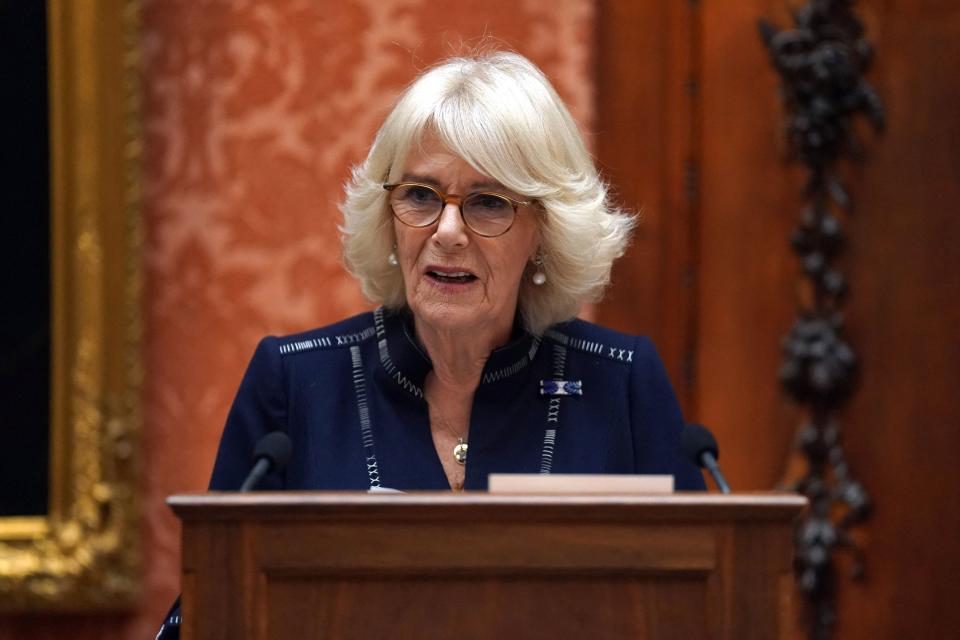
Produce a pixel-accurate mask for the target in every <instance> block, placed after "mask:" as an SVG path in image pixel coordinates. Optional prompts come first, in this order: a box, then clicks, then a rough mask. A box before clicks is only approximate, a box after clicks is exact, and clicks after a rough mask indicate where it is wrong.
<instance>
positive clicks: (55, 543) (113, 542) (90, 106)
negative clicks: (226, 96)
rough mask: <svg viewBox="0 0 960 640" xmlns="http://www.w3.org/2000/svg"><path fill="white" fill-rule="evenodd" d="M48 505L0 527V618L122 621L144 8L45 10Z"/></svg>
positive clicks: (131, 517)
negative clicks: (24, 615) (68, 614)
mask: <svg viewBox="0 0 960 640" xmlns="http://www.w3.org/2000/svg"><path fill="white" fill-rule="evenodd" d="M47 14H48V15H47V32H48V51H49V69H50V71H49V80H50V94H49V95H50V141H51V167H50V172H51V173H50V176H51V216H52V218H51V222H52V224H51V256H52V258H51V259H52V265H51V267H52V269H51V273H52V289H51V296H52V299H51V309H52V336H51V338H52V363H51V364H52V367H51V370H52V380H51V398H50V400H51V402H50V429H51V451H50V505H49V509H48V512H47V514H46V516H45V517H21V518H0V608H2V609H3V610H6V611H52V610H63V611H90V610H106V609H118V608H124V607H126V606H129V605H130V604H132V603H133V602H134V601H135V599H136V598H137V596H138V594H139V553H140V551H139V547H140V540H139V538H140V535H139V534H140V532H139V528H138V504H137V503H138V500H137V496H138V487H137V481H138V457H139V433H140V380H141V378H142V368H141V366H142V365H141V362H140V350H139V347H140V331H141V319H140V294H141V272H140V258H141V229H140V206H139V204H140V203H139V191H140V179H139V158H140V146H141V138H140V129H139V126H140V125H139V104H140V82H139V39H138V38H139V28H138V27H139V24H138V18H139V7H138V2H137V1H136V0H91V1H89V2H73V1H72V0H47Z"/></svg>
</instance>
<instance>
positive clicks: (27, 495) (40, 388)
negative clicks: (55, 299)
mask: <svg viewBox="0 0 960 640" xmlns="http://www.w3.org/2000/svg"><path fill="white" fill-rule="evenodd" d="M0 42H2V43H3V52H4V55H3V64H2V65H0V68H2V69H3V78H4V80H5V82H4V83H3V85H2V86H3V92H4V99H3V103H2V107H0V109H2V114H3V118H2V120H3V123H4V135H3V144H2V145H0V148H2V164H0V169H2V172H3V173H2V175H3V176H4V184H5V188H4V189H3V195H2V202H3V213H4V215H3V227H2V229H3V233H2V236H3V240H2V241H0V246H2V247H3V248H2V250H0V296H2V302H0V305H2V308H3V311H2V312H0V407H2V413H0V424H2V425H3V443H2V444H0V516H10V515H43V514H45V513H46V512H47V496H48V471H47V467H48V462H49V448H50V169H49V165H50V144H49V131H48V108H47V107H48V103H47V39H46V3H44V2H14V1H10V0H0Z"/></svg>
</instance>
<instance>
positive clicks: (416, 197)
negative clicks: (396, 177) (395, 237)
mask: <svg viewBox="0 0 960 640" xmlns="http://www.w3.org/2000/svg"><path fill="white" fill-rule="evenodd" d="M390 206H391V207H393V214H394V215H395V216H397V218H399V219H400V222H402V223H404V224H407V225H410V226H411V227H426V226H428V225H431V224H433V223H434V222H435V221H436V219H437V217H438V216H439V215H440V212H441V211H442V210H443V199H442V198H441V197H440V194H439V193H437V192H436V191H434V190H433V189H431V188H430V187H426V186H423V185H420V184H401V185H398V186H397V187H396V188H395V189H394V190H393V191H391V192H390Z"/></svg>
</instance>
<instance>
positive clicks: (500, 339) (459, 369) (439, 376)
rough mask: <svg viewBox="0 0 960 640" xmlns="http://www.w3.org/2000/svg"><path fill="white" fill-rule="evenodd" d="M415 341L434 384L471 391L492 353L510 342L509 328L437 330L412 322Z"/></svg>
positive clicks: (421, 323)
mask: <svg viewBox="0 0 960 640" xmlns="http://www.w3.org/2000/svg"><path fill="white" fill-rule="evenodd" d="M414 326H415V328H416V331H417V338H418V339H419V340H420V344H422V345H423V347H424V348H425V349H426V350H427V355H429V356H430V360H431V362H432V363H433V378H434V383H435V384H439V386H441V387H446V388H449V389H451V390H453V389H459V390H460V391H461V392H464V391H467V390H469V392H470V393H471V394H472V393H473V391H474V390H475V389H476V388H477V386H478V385H479V384H480V375H481V374H482V373H483V367H484V365H486V363H487V360H488V359H489V358H490V354H491V353H492V352H493V350H494V349H496V348H498V347H501V346H503V345H504V344H506V342H507V340H509V339H510V332H511V329H512V325H508V326H506V327H483V328H478V329H476V330H473V329H471V330H469V331H464V330H463V329H450V330H445V329H437V328H435V327H432V326H429V325H427V324H426V323H423V322H420V321H419V320H416V319H414Z"/></svg>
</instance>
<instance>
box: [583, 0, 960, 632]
mask: <svg viewBox="0 0 960 640" xmlns="http://www.w3.org/2000/svg"><path fill="white" fill-rule="evenodd" d="M667 4H668V3H667V2H663V1H661V0H643V1H641V2H638V3H627V2H623V3H620V2H604V3H601V5H603V6H607V5H610V6H614V7H616V8H618V10H621V9H622V6H627V5H632V6H631V8H630V12H631V13H629V15H628V14H626V13H623V14H621V15H620V17H619V19H618V20H617V21H611V20H604V19H601V20H600V22H599V27H600V29H601V31H600V33H599V35H598V42H599V43H600V46H601V52H602V55H601V60H603V59H604V58H603V56H604V55H605V56H607V63H606V68H607V69H608V70H609V71H610V74H613V75H614V76H615V77H611V76H610V75H609V74H608V75H604V73H603V70H602V69H601V71H600V73H599V74H598V80H599V95H600V96H601V100H600V102H599V103H598V121H600V122H601V123H604V122H609V123H613V125H615V126H614V127H613V128H611V129H610V130H609V131H608V133H611V134H615V135H609V136H606V137H604V136H603V135H601V136H600V137H599V138H598V143H599V144H598V151H599V152H600V157H601V160H602V161H604V162H606V161H607V159H608V158H613V159H614V162H615V163H616V171H611V172H610V175H611V177H612V178H613V179H614V181H615V184H616V186H617V187H618V188H620V189H623V188H630V186H627V187H621V185H620V184H619V182H618V181H619V180H623V181H624V182H625V184H627V185H643V186H644V187H645V188H646V189H655V190H656V193H657V198H658V199H657V200H656V202H657V205H658V208H655V210H654V211H653V212H652V213H653V215H654V218H653V220H652V221H651V224H650V225H649V226H648V227H647V229H646V230H645V231H643V232H642V234H641V237H640V240H639V241H638V244H637V246H636V247H635V250H634V252H633V253H631V254H630V255H629V256H628V257H627V259H626V260H625V261H623V263H622V264H621V265H620V267H619V270H618V272H617V280H616V281H615V284H614V290H613V293H614V295H613V297H612V298H611V299H610V301H609V302H607V303H605V304H604V305H601V307H600V309H599V317H600V319H601V321H603V322H609V323H611V324H614V325H616V326H621V327H623V328H626V329H628V330H629V329H631V327H632V328H633V329H636V327H637V326H639V327H643V328H646V327H652V329H649V331H650V332H651V333H652V334H653V335H654V337H655V338H656V339H657V340H658V342H659V343H660V344H661V345H662V351H664V355H665V359H666V360H667V361H668V366H669V367H670V371H671V374H672V375H673V377H674V381H675V383H676V384H677V386H678V390H679V391H680V394H681V396H682V397H684V398H685V403H684V405H685V408H686V409H687V415H688V418H696V419H700V420H702V421H703V422H705V423H707V424H708V425H710V426H711V428H712V429H713V430H714V431H715V432H716V434H717V436H718V439H719V440H720V443H721V447H722V451H723V455H722V458H721V463H722V464H723V466H724V467H725V469H726V471H727V474H728V476H729V478H730V480H731V484H732V485H733V486H734V488H736V489H760V488H765V487H770V486H772V485H773V484H774V483H776V482H777V481H778V480H779V479H780V478H781V476H782V475H784V470H785V468H787V467H788V466H789V464H788V463H789V462H791V461H792V463H793V464H794V465H796V464H797V460H796V459H795V458H791V457H790V456H788V452H789V451H790V446H791V438H792V435H793V431H794V429H795V427H796V426H797V424H798V422H799V421H800V420H801V416H800V415H799V413H798V411H797V410H796V409H795V408H794V407H793V405H792V404H791V403H790V402H788V401H787V400H786V399H785V398H784V396H783V395H782V393H781V391H780V388H779V384H778V382H777V378H776V374H777V370H778V368H779V366H780V350H779V348H780V347H779V345H780V339H781V337H782V336H783V335H784V334H785V333H786V331H787V330H788V328H789V327H790V325H791V323H792V321H793V317H794V313H795V310H796V307H797V305H798V303H799V299H800V290H799V282H800V278H799V269H798V267H797V265H796V260H795V258H794V256H793V254H792V252H791V251H790V250H789V247H788V244H787V238H788V235H789V233H790V231H791V229H792V227H793V225H794V221H795V220H796V218H797V216H798V213H799V210H800V207H801V206H802V199H801V189H802V185H803V181H804V175H803V174H802V173H801V172H800V170H799V169H796V168H792V167H790V166H788V165H787V164H786V163H785V157H784V156H785V148H784V142H783V139H782V132H781V126H782V109H781V105H780V103H779V99H778V87H777V82H778V79H777V77H776V74H775V73H774V72H773V71H772V69H771V68H770V65H769V62H768V60H767V57H766V53H765V51H764V50H763V47H762V46H761V45H760V42H759V38H758V36H757V34H756V20H757V18H759V17H765V18H768V19H772V20H773V21H775V22H777V23H779V24H780V25H789V24H790V19H789V16H788V15H786V12H785V9H786V3H782V2H774V1H773V0H745V1H744V2H740V3H693V4H695V5H698V6H699V14H697V13H690V14H688V15H687V16H686V19H687V20H688V21H689V24H688V25H687V26H686V27H680V26H678V25H679V24H680V22H681V21H678V20H677V19H676V17H674V18H673V19H671V18H670V17H669V15H670V11H673V12H675V14H676V12H680V11H681V9H679V8H674V9H671V10H668V9H666V8H665V7H666V6H667ZM673 4H674V5H681V6H684V7H687V6H688V5H689V3H686V2H682V3H673ZM857 7H858V11H859V13H860V15H861V16H862V17H863V19H864V21H865V23H866V26H867V30H868V37H869V38H870V40H871V41H872V42H873V43H874V44H875V46H876V51H877V64H876V66H875V69H874V71H873V72H872V73H871V75H870V78H869V79H870V81H871V82H872V83H873V85H874V86H875V87H876V88H877V90H878V92H879V93H880V95H881V97H882V98H883V99H884V101H885V103H886V105H887V108H888V130H887V131H886V133H885V134H884V135H883V136H882V137H879V138H874V137H873V136H871V135H870V134H869V132H867V131H866V130H864V134H865V138H866V141H867V149H866V162H865V164H863V165H862V166H855V167H849V168H847V169H846V180H847V181H848V185H849V186H850V189H851V191H852V193H853V196H854V199H855V205H856V211H855V213H854V215H853V216H852V217H851V218H850V219H847V220H844V224H845V226H846V228H847V229H848V230H849V232H850V243H849V247H848V250H847V252H846V254H845V255H844V257H843V260H842V265H841V266H842V268H843V269H844V270H845V271H846V273H847V274H848V275H849V276H850V283H851V287H852V292H853V293H852V297H851V299H850V302H849V304H848V306H847V313H846V315H847V321H848V336H849V339H850V341H851V343H852V344H853V345H854V346H855V347H856V348H857V349H858V351H859V353H860V355H861V356H862V364H863V376H862V380H861V384H860V388H859V391H858V393H857V394H856V395H855V396H854V399H853V401H852V404H851V405H850V406H849V407H848V409H847V410H846V411H845V412H844V414H843V415H842V416H841V418H840V419H841V422H842V424H843V425H844V433H845V449H846V452H847V456H848V459H849V461H850V464H851V465H852V467H853V470H854V473H855V474H856V476H857V477H859V478H860V479H861V480H862V481H863V482H864V484H865V486H866V487H867V489H868V490H869V491H870V493H871V494H872V496H873V498H874V500H875V503H876V511H875V514H874V516H873V519H872V520H871V521H869V522H868V523H867V524H866V525H865V526H864V527H862V528H861V529H860V530H859V531H858V532H857V535H858V536H859V537H860V539H861V541H862V542H863V543H864V546H865V550H866V553H867V562H868V579H867V581H866V582H864V583H862V584H857V583H851V582H849V581H848V580H847V579H846V578H845V577H843V578H842V584H841V586H840V612H839V614H840V621H839V627H838V636H837V637H841V638H855V639H856V638H902V637H951V636H952V635H955V634H957V633H960V608H957V607H956V606H955V605H953V604H952V603H954V602H956V601H957V600H958V599H960V592H958V588H957V586H956V580H955V578H954V576H955V575H956V574H957V573H960V551H958V549H957V547H956V545H955V542H954V541H955V540H957V539H960V511H958V510H957V509H956V508H955V507H956V504H957V495H958V489H960V482H958V481H957V480H956V479H955V478H956V472H955V470H954V466H955V465H953V464H952V462H953V459H954V458H955V452H956V451H958V450H960V403H958V402H957V400H956V396H957V392H956V389H957V388H960V365H958V363H960V339H958V334H960V331H958V329H957V327H960V216H958V215H957V210H958V206H960V204H958V203H960V151H958V149H960V118H958V117H957V114H958V113H960V83H958V82H957V71H956V69H957V68H960V44H958V43H960V6H958V5H957V3H955V2H944V1H942V0H925V1H924V0H893V1H890V2H880V1H879V0H872V1H864V2H860V3H858V4H857ZM675 14H674V15H675ZM628 19H633V20H635V22H633V23H629V24H625V23H623V22H622V21H624V20H628ZM671 20H674V21H673V22H671ZM657 29H659V32H656V31H657ZM605 30H611V33H612V34H613V38H612V40H608V39H607V31H605ZM655 32H656V33H655ZM685 39H686V41H685ZM691 39H692V42H691V41H689V40H691ZM639 40H643V42H642V43H638V41H639ZM652 46H656V47H659V50H658V51H657V52H654V53H653V54H651V53H650V51H649V49H650V47H652ZM679 51H686V52H687V53H688V55H689V58H688V59H687V60H686V62H684V63H680V62H678V60H679V59H678V57H677V56H678V52H679ZM640 55H643V56H644V62H643V63H642V64H641V65H639V66H637V65H635V64H633V61H635V60H636V59H637V58H638V56H640ZM650 55H653V56H655V57H658V58H659V60H660V62H659V65H657V64H651V63H650V61H649V59H647V57H648V56H650ZM631 65H633V66H631ZM684 69H692V70H693V73H694V74H695V75H696V76H697V77H699V85H698V86H699V92H698V94H697V96H696V98H695V99H693V100H691V101H690V103H689V104H688V105H687V111H683V109H682V108H679V107H678V106H677V105H678V103H676V102H671V98H670V96H671V95H676V94H671V90H670V88H669V87H670V86H671V83H674V82H677V81H679V78H680V77H681V75H682V74H683V73H686V71H684ZM622 74H634V75H632V76H629V75H628V77H626V78H625V77H622ZM670 74H674V77H673V78H672V79H670V78H668V76H669V75H670ZM651 77H658V78H659V84H658V83H657V82H655V81H653V80H651ZM635 78H636V80H635V82H633V80H634V79H635ZM631 83H632V84H631ZM651 91H653V92H654V93H650V92H651ZM657 92H659V93H657ZM668 105H669V106H668ZM617 110H619V111H617ZM631 110H632V111H631ZM608 113H616V114H617V117H616V118H613V119H612V120H611V119H608V118H607V114H608ZM631 113H632V115H631ZM681 113H682V114H683V116H682V117H680V115H679V114H681ZM630 117H633V118H635V119H637V120H639V121H640V122H633V123H631V122H629V118H630ZM621 120H623V122H621ZM665 123H666V124H665ZM670 123H673V124H672V125H671V124H670ZM651 126H653V127H654V128H656V129H657V133H656V134H655V136H656V138H655V139H656V140H657V144H659V145H661V147H660V148H659V153H658V154H657V155H656V157H654V158H651V157H650V156H649V155H646V154H642V153H636V149H637V145H636V134H635V133H633V132H634V131H639V130H646V129H648V128H650V127H651ZM631 127H632V128H631ZM684 127H688V129H686V130H685V129H684ZM601 133H603V132H601ZM689 157H692V158H693V159H694V160H695V162H696V164H697V165H698V166H699V172H698V174H699V175H698V179H697V181H696V182H697V184H698V186H699V199H698V201H696V202H695V203H694V205H693V207H692V208H688V209H687V214H686V215H687V216H688V217H687V218H683V215H684V214H683V213H681V212H682V211H683V207H684V200H683V198H682V197H680V196H681V195H682V191H678V190H677V189H676V185H674V184H673V183H671V181H670V178H669V176H670V175H672V174H671V172H676V171H677V169H676V167H677V166H679V165H682V161H683V159H685V158H689ZM646 202H648V203H649V202H650V200H649V199H648V200H647V201H646ZM673 220H685V222H684V223H683V224H686V225H687V229H688V230H689V231H691V232H692V233H693V238H692V239H691V240H690V241H689V243H688V244H687V245H685V246H686V247H688V250H687V252H684V251H683V250H679V251H678V250H677V247H676V245H675V244H671V242H672V241H671V239H670V238H671V234H670V232H668V231H666V230H665V229H667V227H668V226H669V225H670V224H671V221H673ZM680 226H682V224H681V225H680ZM681 235H682V234H681ZM673 237H674V238H675V237H676V235H674V236H673ZM665 265H667V266H665ZM690 266H693V267H694V268H695V269H696V273H695V275H696V284H695V287H694V290H693V294H692V298H693V299H690V300H686V301H682V300H678V298H677V297H676V296H675V295H674V296H673V297H672V298H671V295H672V294H673V293H674V292H675V291H676V288H675V286H674V285H675V283H674V282H673V281H671V280H670V276H669V274H670V273H671V270H673V273H680V272H682V269H683V268H684V267H690ZM652 279H660V282H661V283H663V284H662V286H658V284H656V283H654V282H651V280H652ZM625 282H628V284H624V283H625ZM645 296H653V297H652V298H647V297H645ZM641 300H642V301H643V304H642V305H640V303H639V302H638V301H641ZM684 305H685V306H684ZM680 308H686V309H688V310H690V312H691V313H692V314H693V319H692V320H690V321H688V322H686V323H684V322H677V321H676V320H675V319H676V318H677V317H678V309H680ZM682 315H683V314H682V313H679V316H682ZM691 332H692V335H690V334H691ZM677 345H684V346H683V347H678V346H677ZM691 346H693V347H694V348H695V364H696V367H695V368H694V372H695V373H696V378H695V383H694V384H693V385H692V386H688V384H687V383H688V381H687V380H683V377H682V375H680V373H682V371H683V368H682V360H681V361H680V366H678V358H682V353H683V351H684V350H685V349H689V348H690V347H691ZM664 347H665V348H664ZM841 564H842V565H843V566H844V567H846V566H847V565H848V563H847V562H846V561H843V562H842V563H841Z"/></svg>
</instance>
